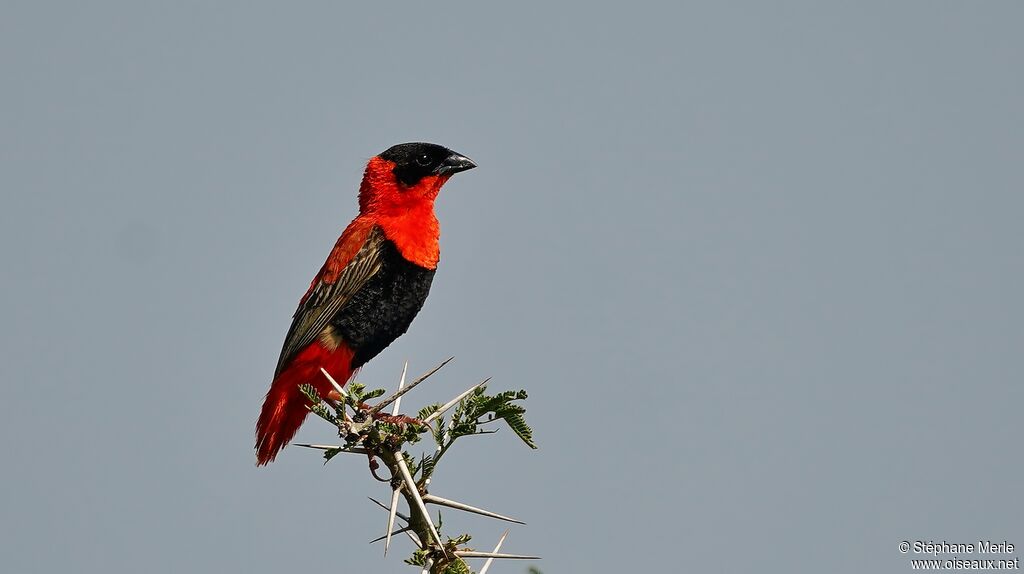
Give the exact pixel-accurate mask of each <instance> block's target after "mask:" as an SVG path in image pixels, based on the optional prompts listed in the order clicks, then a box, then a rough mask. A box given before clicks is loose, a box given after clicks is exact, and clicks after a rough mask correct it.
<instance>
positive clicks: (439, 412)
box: [423, 379, 490, 424]
mask: <svg viewBox="0 0 1024 574" xmlns="http://www.w3.org/2000/svg"><path fill="white" fill-rule="evenodd" d="M487 381H490V379H484V380H483V381H481V382H479V383H477V384H475V385H473V386H472V387H469V388H468V389H466V390H465V391H463V392H462V394H460V395H459V396H457V397H455V398H454V399H452V400H450V401H448V402H447V403H445V404H444V405H443V406H442V407H441V408H439V409H437V410H436V411H434V412H433V413H431V414H430V416H429V417H427V418H425V419H423V422H424V424H430V421H432V420H434V419H436V418H437V417H439V416H441V415H443V414H444V412H445V411H446V410H448V409H450V408H452V407H453V406H455V404H456V403H458V402H459V401H461V400H462V399H464V398H466V396H467V395H469V393H472V392H473V391H475V390H477V389H478V388H480V387H482V386H483V385H486V384H487Z"/></svg>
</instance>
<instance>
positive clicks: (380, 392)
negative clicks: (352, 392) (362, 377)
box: [363, 389, 387, 401]
mask: <svg viewBox="0 0 1024 574" xmlns="http://www.w3.org/2000/svg"><path fill="white" fill-rule="evenodd" d="M386 392H387V391H385V390H384V389H373V390H372V391H370V392H368V393H366V394H365V395H363V400H364V401H368V400H370V399H375V398H377V397H382V396H384V393H386Z"/></svg>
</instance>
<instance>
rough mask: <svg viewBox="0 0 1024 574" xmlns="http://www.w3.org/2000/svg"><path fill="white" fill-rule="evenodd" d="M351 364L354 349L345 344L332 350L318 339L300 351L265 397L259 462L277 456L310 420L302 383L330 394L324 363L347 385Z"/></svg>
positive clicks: (259, 427) (259, 425)
mask: <svg viewBox="0 0 1024 574" xmlns="http://www.w3.org/2000/svg"><path fill="white" fill-rule="evenodd" d="M351 365H352V351H350V350H349V349H348V348H347V347H346V346H345V345H344V344H342V345H341V346H339V347H338V348H337V349H336V350H334V351H330V350H328V349H326V348H324V347H323V346H322V345H321V344H320V342H319V341H317V342H314V343H312V344H311V345H309V346H308V347H306V348H305V349H303V350H302V351H300V352H299V354H298V355H296V356H295V358H294V359H292V360H291V362H289V363H288V366H287V367H285V369H284V370H283V371H281V373H280V374H279V375H277V377H275V378H274V382H273V383H272V384H271V385H270V391H268V392H267V398H266V399H264V401H263V410H262V411H261V412H260V418H259V420H258V421H256V465H257V466H263V465H265V464H267V463H268V462H271V461H272V460H274V459H275V458H276V457H277V453H279V452H281V449H282V448H284V445H286V444H288V441H290V440H292V437H294V436H295V433H297V432H298V431H299V427H300V426H302V421H304V420H306V415H307V414H309V409H308V408H306V405H308V404H309V401H308V400H306V397H305V396H303V395H302V393H301V392H300V391H299V385H302V384H305V383H309V384H311V385H313V386H314V387H316V390H317V392H319V393H320V396H323V397H326V396H327V392H328V391H330V390H331V389H332V388H333V387H332V386H331V383H330V381H328V380H327V377H325V376H324V374H323V373H321V372H320V369H321V367H322V368H324V369H327V371H328V372H329V373H331V376H332V377H334V380H336V381H337V382H338V383H340V384H342V385H344V384H345V383H347V382H348V379H349V377H350V376H352V368H351Z"/></svg>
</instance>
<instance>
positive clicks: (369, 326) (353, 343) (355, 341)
mask: <svg viewBox="0 0 1024 574" xmlns="http://www.w3.org/2000/svg"><path fill="white" fill-rule="evenodd" d="M378 249H379V254H378V256H379V262H380V270H379V271H377V273H375V274H373V276H372V277H370V279H369V280H367V281H366V283H364V284H363V286H362V287H361V288H360V289H359V290H358V291H357V292H356V293H355V294H354V295H353V296H352V298H351V299H349V300H348V302H347V303H345V305H344V306H343V307H342V308H341V309H340V310H339V311H338V312H337V313H336V314H335V315H334V317H332V318H331V320H330V325H331V327H333V328H334V331H335V333H336V334H337V335H340V336H341V338H342V339H343V340H344V342H345V343H346V344H347V345H348V347H349V348H350V349H352V350H353V352H354V353H355V356H354V358H353V360H352V368H353V369H356V368H359V367H361V366H362V365H363V364H365V363H366V362H367V361H369V360H370V359H372V358H374V357H376V356H377V355H378V354H379V353H380V352H381V351H383V350H384V349H385V348H387V346H388V345H390V344H391V343H392V342H393V341H394V340H395V339H397V338H398V337H399V336H401V335H402V334H403V333H405V332H406V331H407V330H408V329H409V325H410V324H411V323H412V320H413V318H415V317H416V314H417V313H419V311H420V309H421V308H422V307H423V302H424V301H426V299H427V294H428V293H430V283H431V281H432V280H433V279H434V270H433V269H426V268H424V267H420V266H419V265H416V264H414V263H410V262H409V261H407V260H406V259H405V258H404V257H402V255H401V254H400V253H399V251H398V248H397V247H396V246H395V244H394V243H393V242H391V241H390V240H384V241H383V242H382V243H381V244H380V247H379V248H378Z"/></svg>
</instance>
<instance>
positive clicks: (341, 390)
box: [320, 367, 348, 397]
mask: <svg viewBox="0 0 1024 574" xmlns="http://www.w3.org/2000/svg"><path fill="white" fill-rule="evenodd" d="M320 372H321V373H323V374H324V376H325V377H327V380H328V381H330V382H331V385H333V386H334V390H336V391H338V394H339V395H341V396H343V397H347V396H348V393H347V392H346V391H345V389H343V388H341V385H339V384H338V381H335V380H334V377H332V376H331V374H330V373H328V372H327V369H325V368H323V367H320Z"/></svg>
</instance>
